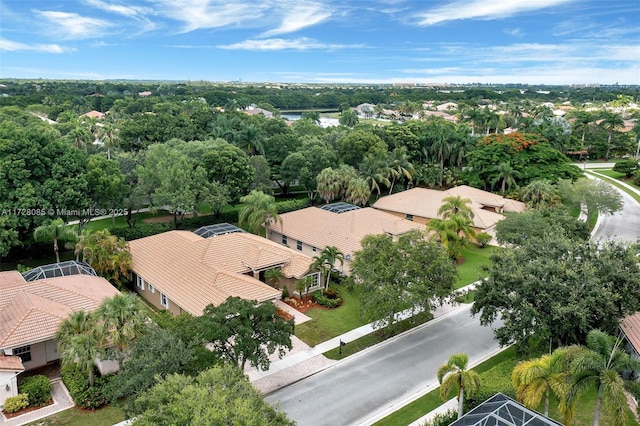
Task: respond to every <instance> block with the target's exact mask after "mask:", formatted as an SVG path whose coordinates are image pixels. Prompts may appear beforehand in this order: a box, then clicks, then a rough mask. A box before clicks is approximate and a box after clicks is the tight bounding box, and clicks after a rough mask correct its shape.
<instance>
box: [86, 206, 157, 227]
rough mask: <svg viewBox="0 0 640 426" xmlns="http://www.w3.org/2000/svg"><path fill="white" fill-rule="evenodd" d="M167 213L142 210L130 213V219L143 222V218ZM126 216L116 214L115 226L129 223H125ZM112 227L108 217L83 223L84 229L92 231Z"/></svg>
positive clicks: (137, 222) (111, 221)
mask: <svg viewBox="0 0 640 426" xmlns="http://www.w3.org/2000/svg"><path fill="white" fill-rule="evenodd" d="M168 214H169V213H167V212H166V211H164V210H159V211H157V212H142V213H134V214H132V215H131V216H132V218H131V219H132V220H136V224H140V223H143V220H144V219H149V218H154V217H162V216H167V215H168ZM126 219H127V217H126V216H116V219H115V222H116V226H115V227H116V228H127V227H128V226H129V225H128V224H127V220H126ZM111 228H113V219H112V218H110V217H108V218H105V219H100V220H92V221H91V222H89V223H87V224H85V225H84V229H90V230H92V231H99V230H101V229H111Z"/></svg>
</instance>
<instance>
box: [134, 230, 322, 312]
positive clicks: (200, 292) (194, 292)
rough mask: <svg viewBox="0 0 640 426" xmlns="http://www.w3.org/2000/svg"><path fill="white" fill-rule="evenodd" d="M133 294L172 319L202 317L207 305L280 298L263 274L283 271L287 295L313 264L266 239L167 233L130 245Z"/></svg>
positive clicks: (314, 273)
mask: <svg viewBox="0 0 640 426" xmlns="http://www.w3.org/2000/svg"><path fill="white" fill-rule="evenodd" d="M129 250H130V252H131V257H132V270H133V277H134V281H135V289H136V291H137V292H138V293H139V294H140V295H141V296H142V297H144V298H145V299H147V300H148V301H149V302H150V303H151V304H153V305H154V306H156V307H157V308H159V309H166V310H168V311H169V312H171V313H172V314H173V315H179V314H181V313H183V312H187V313H189V314H191V315H196V316H197V315H202V312H203V310H204V308H205V307H207V306H208V305H209V304H213V305H216V306H217V305H220V304H221V303H223V302H224V301H225V300H227V298H229V297H232V296H235V297H240V298H242V299H246V300H256V301H258V302H266V301H272V300H275V299H278V298H280V296H281V294H282V292H281V290H279V289H276V288H274V287H272V286H270V285H267V284H266V283H265V271H267V270H269V269H274V268H280V269H281V270H282V275H283V278H282V279H281V280H280V287H282V286H285V285H286V286H287V287H288V288H289V290H290V291H292V290H293V289H294V288H295V282H296V281H297V280H298V279H301V278H303V277H305V276H307V275H310V276H312V277H313V278H314V280H315V282H316V283H319V282H320V273H319V272H317V271H311V270H310V269H311V264H312V263H313V260H312V259H311V258H310V257H309V256H306V255H304V254H302V253H298V252H296V251H294V250H291V249H289V248H287V247H283V246H282V245H280V244H276V243H274V242H272V241H269V240H267V239H266V238H262V237H259V236H257V235H252V234H248V233H230V234H225V235H217V236H214V237H210V238H203V237H201V236H199V235H196V234H195V233H193V232H188V231H169V232H165V233H162V234H158V235H152V236H150V237H146V238H140V239H138V240H133V241H130V242H129Z"/></svg>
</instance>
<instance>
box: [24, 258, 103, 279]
mask: <svg viewBox="0 0 640 426" xmlns="http://www.w3.org/2000/svg"><path fill="white" fill-rule="evenodd" d="M69 275H93V276H97V275H98V274H96V271H94V270H93V268H92V267H91V266H89V264H87V263H84V262H76V261H75V260H69V261H67V262H60V263H52V264H50V265H42V266H38V267H37V268H33V269H31V270H29V271H27V272H24V273H23V274H22V276H23V277H24V280H25V281H27V282H30V281H35V280H42V279H45V278H55V277H66V276H69Z"/></svg>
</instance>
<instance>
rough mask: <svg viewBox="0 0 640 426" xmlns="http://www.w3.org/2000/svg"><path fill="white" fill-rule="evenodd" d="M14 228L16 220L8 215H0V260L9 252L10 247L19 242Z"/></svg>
mask: <svg viewBox="0 0 640 426" xmlns="http://www.w3.org/2000/svg"><path fill="white" fill-rule="evenodd" d="M15 228H16V221H13V220H11V218H10V217H9V216H0V260H2V257H3V256H6V255H8V254H9V251H10V250H11V248H12V247H15V246H17V245H18V244H19V243H20V240H19V239H18V231H17V230H16V229H15Z"/></svg>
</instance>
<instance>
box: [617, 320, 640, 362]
mask: <svg viewBox="0 0 640 426" xmlns="http://www.w3.org/2000/svg"><path fill="white" fill-rule="evenodd" d="M620 329H621V330H622V332H623V333H624V335H625V336H626V337H627V340H628V341H629V344H630V345H631V346H633V349H634V350H635V351H636V353H638V354H640V312H636V313H635V314H633V315H629V316H626V317H625V318H624V319H623V320H622V322H621V323H620Z"/></svg>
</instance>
